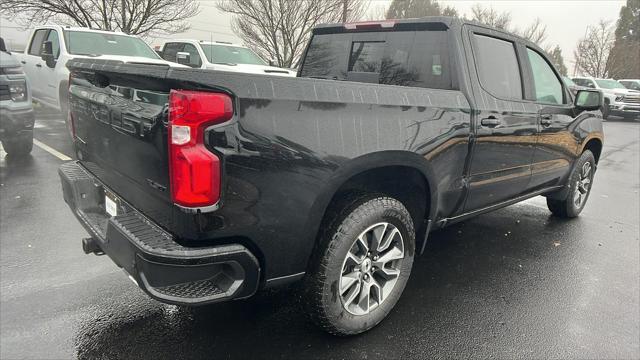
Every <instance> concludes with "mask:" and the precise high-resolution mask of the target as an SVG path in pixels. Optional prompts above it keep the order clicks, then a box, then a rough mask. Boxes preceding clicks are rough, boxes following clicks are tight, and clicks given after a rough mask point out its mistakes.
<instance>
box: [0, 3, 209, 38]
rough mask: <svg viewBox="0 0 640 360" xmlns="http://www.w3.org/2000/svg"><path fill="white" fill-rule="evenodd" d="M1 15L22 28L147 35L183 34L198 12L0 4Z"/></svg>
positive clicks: (181, 6) (191, 8)
mask: <svg viewBox="0 0 640 360" xmlns="http://www.w3.org/2000/svg"><path fill="white" fill-rule="evenodd" d="M0 12H2V13H3V14H6V15H9V16H10V17H14V18H15V19H16V21H17V22H18V23H19V24H21V25H23V26H25V27H28V26H30V25H32V24H34V23H45V22H48V21H55V22H58V23H62V24H67V25H77V26H82V27H88V28H92V29H102V30H117V31H122V32H125V33H127V34H133V35H148V34H149V35H150V34H153V33H165V34H175V33H180V32H184V31H185V30H187V29H189V27H190V25H189V24H188V23H187V22H186V20H187V19H189V18H191V17H193V16H195V15H196V14H198V13H199V12H200V8H199V6H198V2H197V1H195V0H181V1H180V2H177V1H175V0H0Z"/></svg>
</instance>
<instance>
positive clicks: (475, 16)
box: [470, 3, 511, 30]
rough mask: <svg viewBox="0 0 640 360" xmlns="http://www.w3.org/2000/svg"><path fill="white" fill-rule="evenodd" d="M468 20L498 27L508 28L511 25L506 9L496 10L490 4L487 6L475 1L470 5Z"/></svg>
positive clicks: (509, 14) (509, 15)
mask: <svg viewBox="0 0 640 360" xmlns="http://www.w3.org/2000/svg"><path fill="white" fill-rule="evenodd" d="M470 20H473V21H477V22H479V23H482V24H485V25H489V26H493V27H495V28H498V29H504V30H508V29H509V26H510V25H511V13H510V12H508V11H505V12H498V11H497V10H495V9H494V8H493V7H491V6H490V7H488V8H487V7H484V6H482V5H480V4H477V3H476V4H473V6H472V7H471V19H470Z"/></svg>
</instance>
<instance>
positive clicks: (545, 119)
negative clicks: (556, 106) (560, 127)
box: [540, 114, 553, 126]
mask: <svg viewBox="0 0 640 360" xmlns="http://www.w3.org/2000/svg"><path fill="white" fill-rule="evenodd" d="M552 119H553V115H551V114H543V115H540V124H541V125H542V126H549V125H551V120H552Z"/></svg>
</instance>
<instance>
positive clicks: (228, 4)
mask: <svg viewBox="0 0 640 360" xmlns="http://www.w3.org/2000/svg"><path fill="white" fill-rule="evenodd" d="M367 5H368V2H365V1H364V0H318V1H309V0H225V1H222V2H220V3H218V5H217V7H218V9H220V10H222V11H225V12H228V13H230V14H233V15H235V16H234V18H233V20H232V23H231V26H232V28H233V30H234V31H235V32H236V33H237V34H238V36H239V37H240V38H241V39H242V40H243V41H244V43H245V44H246V45H247V46H248V47H250V48H251V49H253V50H254V51H255V52H257V53H258V54H259V55H260V56H262V57H263V58H265V59H272V60H274V61H275V62H277V64H278V66H282V67H292V66H294V65H296V62H297V61H298V59H299V58H300V56H301V55H302V52H303V51H304V48H305V46H306V44H307V41H308V40H309V36H310V34H311V29H313V28H314V27H315V26H316V25H318V24H320V23H336V22H342V20H345V19H346V20H347V21H353V20H359V19H360V18H361V17H362V16H363V15H364V13H365V12H366V6H367Z"/></svg>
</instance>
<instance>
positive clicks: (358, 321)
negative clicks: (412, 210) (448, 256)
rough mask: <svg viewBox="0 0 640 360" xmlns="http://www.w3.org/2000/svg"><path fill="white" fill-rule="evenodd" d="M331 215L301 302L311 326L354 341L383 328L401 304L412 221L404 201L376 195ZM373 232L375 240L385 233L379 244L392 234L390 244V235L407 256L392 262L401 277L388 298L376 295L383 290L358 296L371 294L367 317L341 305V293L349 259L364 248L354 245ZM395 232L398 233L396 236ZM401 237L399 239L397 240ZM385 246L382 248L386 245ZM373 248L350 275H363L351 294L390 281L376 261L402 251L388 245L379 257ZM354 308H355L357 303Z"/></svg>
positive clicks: (411, 249) (408, 265) (410, 249)
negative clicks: (386, 319)
mask: <svg viewBox="0 0 640 360" xmlns="http://www.w3.org/2000/svg"><path fill="white" fill-rule="evenodd" d="M330 213H331V214H330V215H329V216H331V219H329V220H328V221H326V222H325V223H324V225H325V226H323V229H324V231H322V230H321V231H322V233H321V235H320V239H319V246H318V248H317V250H316V252H315V254H314V257H313V259H312V266H311V269H310V272H309V273H308V276H307V278H306V279H305V288H304V296H303V300H304V304H305V305H306V307H307V313H308V314H309V316H310V317H311V320H312V321H313V322H315V323H316V324H317V325H319V326H320V327H322V328H323V329H324V330H325V331H327V332H329V333H331V334H334V335H338V336H346V335H355V334H359V333H362V332H365V331H367V330H369V329H371V328H373V327H374V326H376V325H377V324H378V323H380V322H381V321H382V320H383V319H384V318H385V317H386V316H387V315H388V314H389V312H390V311H391V309H393V307H394V306H395V304H396V303H397V301H398V299H399V298H400V295H401V294H402V292H403V290H404V287H405V285H406V284H407V280H408V279H409V275H410V273H411V267H412V265H413V258H414V253H415V230H414V225H413V220H412V219H411V215H410V214H409V212H408V211H407V209H406V208H405V207H404V205H403V204H402V203H401V202H400V201H398V200H396V199H394V198H391V197H387V196H384V195H376V194H371V195H355V196H352V197H350V199H349V200H347V201H345V202H343V205H342V206H338V207H336V208H334V210H330ZM381 224H387V225H381ZM382 226H384V228H383V229H382V228H381V227H382ZM371 228H374V229H373V230H369V231H371V232H372V236H371V238H372V239H373V238H375V237H376V236H374V235H373V232H375V231H376V230H377V229H382V230H381V232H380V234H381V235H380V238H381V239H385V235H384V234H386V231H387V229H394V230H390V233H389V237H390V238H391V235H393V239H394V240H393V241H394V244H396V245H398V244H400V243H402V244H403V250H404V254H403V258H401V259H398V260H394V261H397V262H395V263H392V267H394V269H393V270H394V271H399V273H398V275H397V277H395V279H396V280H395V282H394V285H391V287H389V289H387V290H386V294H385V296H384V298H382V295H380V293H382V290H378V291H380V292H378V291H376V289H381V288H382V287H374V286H371V287H367V289H368V290H367V291H360V294H365V293H366V294H367V301H366V302H363V303H367V304H369V303H370V301H371V302H372V303H371V305H367V308H368V309H370V310H369V311H368V312H367V313H364V314H354V313H352V312H350V310H347V306H348V305H349V304H347V305H344V303H345V299H343V297H342V296H343V294H341V291H340V290H339V288H340V287H341V286H343V283H342V281H343V280H341V279H344V276H343V275H344V274H345V272H344V269H345V266H347V264H348V261H349V260H350V259H351V258H349V259H347V254H348V253H350V254H351V253H352V251H353V249H354V248H356V247H358V248H359V247H360V244H361V243H360V242H358V244H356V242H357V241H356V239H357V238H358V237H359V236H360V235H361V234H363V232H364V231H367V230H368V229H371ZM395 230H398V232H396V231H395ZM398 233H399V234H400V236H401V238H398ZM366 234H368V233H366ZM365 238H366V235H365ZM372 241H373V240H372ZM381 242H384V240H383V241H381ZM389 242H391V241H389ZM370 245H371V249H370V250H371V253H372V254H370V255H369V256H367V254H364V253H363V259H364V260H362V265H355V263H354V265H353V268H358V269H357V270H353V269H352V270H350V271H353V272H351V273H352V274H353V273H355V272H356V271H358V272H360V271H362V273H361V274H362V275H361V277H360V281H359V283H358V284H357V285H356V287H355V288H350V290H355V291H359V290H358V289H364V288H365V286H366V285H365V284H366V283H368V284H371V283H375V284H377V285H380V284H383V285H384V284H385V283H386V281H387V280H385V279H384V278H381V277H380V275H381V274H382V272H381V268H386V265H383V266H382V267H381V268H377V267H376V264H378V263H375V262H372V261H373V259H375V260H377V261H382V259H383V257H386V255H385V254H389V253H390V252H391V251H398V250H397V248H396V245H393V246H394V248H391V245H388V248H387V249H383V250H381V251H380V252H379V253H378V252H377V251H374V250H372V249H373V248H374V247H375V245H374V243H371V244H370ZM378 248H380V247H378ZM376 250H377V249H376ZM378 255H379V256H378ZM367 259H369V262H368V265H369V268H370V269H371V272H369V273H367V272H366V270H363V269H361V268H360V267H363V266H365V265H364V264H367ZM387 264H388V263H387ZM372 265H373V266H372ZM350 271H348V272H350ZM386 271H390V270H383V272H385V273H386ZM367 274H371V275H367ZM382 275H384V274H382ZM384 286H387V285H384ZM347 289H349V288H347ZM376 293H377V294H378V295H377V299H378V301H376V300H375V299H374V298H375V296H374V295H375V294H376ZM372 294H373V295H372ZM356 297H357V298H358V299H360V298H361V297H360V296H356ZM369 297H371V300H370V301H369V300H368V299H369ZM358 304H359V302H356V304H355V306H357V305H358ZM351 305H352V306H354V304H353V303H351Z"/></svg>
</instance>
